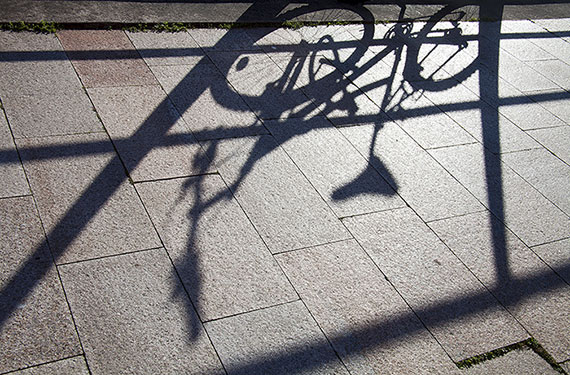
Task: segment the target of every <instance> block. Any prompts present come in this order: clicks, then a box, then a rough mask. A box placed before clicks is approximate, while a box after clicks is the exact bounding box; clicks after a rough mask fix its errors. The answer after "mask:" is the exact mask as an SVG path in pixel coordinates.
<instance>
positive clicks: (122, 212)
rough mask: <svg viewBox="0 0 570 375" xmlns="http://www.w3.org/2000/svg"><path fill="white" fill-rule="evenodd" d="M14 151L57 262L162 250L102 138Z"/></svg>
mask: <svg viewBox="0 0 570 375" xmlns="http://www.w3.org/2000/svg"><path fill="white" fill-rule="evenodd" d="M17 146H18V148H19V149H20V152H21V155H22V159H23V162H24V169H25V170H26V173H27V175H28V178H29V181H30V186H31V189H32V192H33V194H34V197H35V199H36V201H37V204H38V209H39V212H40V216H41V218H42V222H43V224H44V226H45V229H46V232H47V234H48V240H49V243H50V247H51V249H52V251H53V254H54V258H55V261H56V263H58V264H59V263H65V262H71V261H76V260H82V259H89V258H93V257H100V256H104V255H111V254H116V253H117V252H127V251H134V250H140V249H149V248H152V247H157V246H160V242H159V240H158V237H157V235H156V232H155V230H154V228H153V227H152V224H151V222H150V219H149V218H148V215H147V214H146V212H145V210H144V207H143V206H142V203H141V202H140V199H139V198H138V196H137V194H136V192H135V190H134V187H133V186H132V185H130V184H129V182H128V181H127V176H126V174H125V171H124V168H123V166H122V164H121V163H120V161H119V158H118V156H117V154H116V153H115V152H114V149H113V147H112V145H111V142H110V141H109V138H108V136H107V135H106V134H101V133H94V134H85V135H70V136H61V137H48V138H36V139H27V140H18V141H17Z"/></svg>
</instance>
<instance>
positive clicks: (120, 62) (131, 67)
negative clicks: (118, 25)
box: [57, 30, 156, 87]
mask: <svg viewBox="0 0 570 375" xmlns="http://www.w3.org/2000/svg"><path fill="white" fill-rule="evenodd" d="M57 37H58V38H59V40H60V41H61V44H62V45H63V48H64V49H65V52H66V54H67V55H68V56H69V59H70V60H71V61H72V63H73V66H74V67H75V69H76V70H77V73H78V74H79V78H81V81H82V82H83V84H84V85H85V86H86V87H108V86H131V85H152V84H156V80H155V79H154V77H153V75H152V73H151V72H150V70H149V69H148V66H147V65H146V64H145V63H144V61H143V59H142V58H141V56H140V55H139V53H138V52H137V51H136V50H135V48H134V46H133V44H132V43H131V41H130V40H129V38H128V37H127V36H126V34H125V32H124V31H120V30H107V31H102V30H62V31H59V32H58V33H57Z"/></svg>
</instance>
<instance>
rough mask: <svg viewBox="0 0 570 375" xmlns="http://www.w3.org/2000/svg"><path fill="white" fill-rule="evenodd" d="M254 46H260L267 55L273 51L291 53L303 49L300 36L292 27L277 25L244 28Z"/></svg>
mask: <svg viewBox="0 0 570 375" xmlns="http://www.w3.org/2000/svg"><path fill="white" fill-rule="evenodd" d="M245 31H246V33H247V35H248V36H249V37H250V39H251V40H252V41H254V46H256V47H259V48H261V49H262V50H263V51H264V52H265V53H267V55H268V56H269V57H271V55H272V54H273V53H289V54H291V55H293V54H295V53H300V52H301V51H304V49H303V42H302V41H303V39H302V37H301V36H300V35H299V34H298V33H296V32H295V30H292V29H286V28H279V27H255V28H248V29H245Z"/></svg>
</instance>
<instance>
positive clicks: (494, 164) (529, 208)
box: [430, 145, 570, 246]
mask: <svg viewBox="0 0 570 375" xmlns="http://www.w3.org/2000/svg"><path fill="white" fill-rule="evenodd" d="M430 153H431V154H432V156H434V157H435V158H436V159H437V161H439V162H440V163H441V164H442V165H443V166H444V167H445V168H446V169H447V170H448V171H449V172H450V173H451V174H452V175H453V176H454V177H455V178H457V180H459V182H461V184H462V185H463V186H465V187H466V188H467V189H468V190H469V191H470V192H471V193H472V194H473V195H475V196H476V197H477V198H478V199H479V201H480V202H481V203H482V204H484V205H485V206H487V207H488V208H489V210H491V212H493V213H494V214H495V215H497V216H498V217H499V218H500V219H501V220H503V221H504V223H505V224H506V225H507V227H509V229H511V230H512V231H513V232H514V233H515V234H516V235H517V236H519V237H520V238H521V239H522V240H523V241H524V242H525V244H527V245H528V246H534V245H539V244H542V243H545V242H550V241H554V240H558V239H562V238H566V237H569V236H570V225H569V224H570V218H568V216H567V215H565V214H564V213H563V212H562V211H561V210H560V209H559V208H558V207H556V206H555V205H554V204H552V203H551V202H550V201H548V200H547V199H546V198H545V197H544V196H542V194H540V193H539V192H538V191H537V190H535V189H534V188H533V187H532V186H531V185H529V184H528V183H527V182H526V181H524V180H523V179H522V178H521V177H519V176H518V175H517V174H516V173H514V172H513V171H512V170H511V169H510V168H508V167H506V166H505V165H504V164H503V163H502V162H501V161H500V160H499V159H498V157H496V156H495V155H490V154H489V153H488V152H486V151H484V150H483V149H482V148H481V147H480V146H479V145H465V146H456V147H449V148H445V149H437V150H431V151H430Z"/></svg>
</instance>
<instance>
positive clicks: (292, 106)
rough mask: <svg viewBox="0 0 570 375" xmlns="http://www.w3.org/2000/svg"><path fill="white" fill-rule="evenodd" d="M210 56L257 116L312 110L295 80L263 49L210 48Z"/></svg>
mask: <svg viewBox="0 0 570 375" xmlns="http://www.w3.org/2000/svg"><path fill="white" fill-rule="evenodd" d="M209 56H210V57H211V59H212V61H213V62H214V64H216V66H217V67H218V69H219V70H220V71H221V72H222V74H223V75H225V77H226V79H227V80H228V81H229V82H230V84H231V85H232V86H233V87H234V88H235V89H236V91H237V92H238V93H239V94H240V95H241V96H242V98H243V99H244V100H245V102H246V103H247V104H248V105H249V107H250V108H251V110H252V111H253V112H255V113H256V114H257V115H258V116H259V117H260V118H262V119H275V118H285V117H304V116H306V115H307V114H308V113H310V112H312V111H314V106H313V104H312V102H311V100H309V98H308V97H307V96H306V95H305V94H304V93H303V91H301V90H300V89H299V88H298V87H297V86H296V84H295V81H292V80H291V77H288V76H287V73H286V72H283V71H282V70H281V69H280V68H279V66H278V65H277V64H275V62H274V61H273V60H272V59H270V58H269V57H268V56H267V55H265V54H264V53H253V52H252V53H245V52H212V53H210V54H209Z"/></svg>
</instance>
